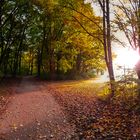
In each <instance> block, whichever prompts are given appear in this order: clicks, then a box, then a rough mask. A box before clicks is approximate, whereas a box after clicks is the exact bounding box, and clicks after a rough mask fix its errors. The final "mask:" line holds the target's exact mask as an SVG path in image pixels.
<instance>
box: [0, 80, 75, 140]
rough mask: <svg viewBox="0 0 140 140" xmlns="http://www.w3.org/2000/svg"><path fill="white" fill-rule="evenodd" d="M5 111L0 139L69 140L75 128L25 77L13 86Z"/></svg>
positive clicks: (42, 90)
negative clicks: (17, 84)
mask: <svg viewBox="0 0 140 140" xmlns="http://www.w3.org/2000/svg"><path fill="white" fill-rule="evenodd" d="M13 90H15V94H14V95H12V96H11V99H10V103H9V105H8V108H7V110H6V111H5V113H4V114H3V115H2V116H1V118H0V140H2V139H3V140H40V139H42V140H50V139H52V140H71V139H75V140H76V139H77V138H76V137H75V138H74V137H73V136H74V135H75V134H74V131H75V127H74V126H72V125H71V124H69V122H68V120H67V116H66V115H65V113H64V112H63V111H62V109H61V107H60V105H59V104H58V103H57V102H56V101H55V99H54V98H53V96H52V95H51V93H50V92H49V91H48V90H47V88H46V87H44V86H43V85H41V83H39V82H37V81H35V80H33V79H31V78H29V77H26V78H23V80H22V81H21V83H20V86H19V87H13Z"/></svg>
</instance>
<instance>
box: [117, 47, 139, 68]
mask: <svg viewBox="0 0 140 140" xmlns="http://www.w3.org/2000/svg"><path fill="white" fill-rule="evenodd" d="M138 60H139V54H138V52H137V51H134V50H132V49H126V48H122V49H120V50H119V51H118V52H117V57H116V59H115V64H116V65H118V66H125V67H127V68H134V67H135V65H136V63H137V61H138Z"/></svg>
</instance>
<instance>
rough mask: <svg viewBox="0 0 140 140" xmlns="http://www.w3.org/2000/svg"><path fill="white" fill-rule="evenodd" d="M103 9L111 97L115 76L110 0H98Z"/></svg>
mask: <svg viewBox="0 0 140 140" xmlns="http://www.w3.org/2000/svg"><path fill="white" fill-rule="evenodd" d="M98 2H99V4H100V6H101V9H102V11H103V45H104V53H105V61H106V66H107V69H108V73H109V79H110V87H111V96H110V98H111V97H113V96H114V94H115V77H114V71H113V62H112V49H111V34H110V32H111V27H110V6H109V0H103V1H100V0H98Z"/></svg>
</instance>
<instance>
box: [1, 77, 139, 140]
mask: <svg viewBox="0 0 140 140" xmlns="http://www.w3.org/2000/svg"><path fill="white" fill-rule="evenodd" d="M107 92H108V89H107V88H106V86H105V84H103V83H97V82H96V80H93V79H91V80H80V81H65V82H64V81H57V82H56V81H55V82H48V81H45V80H44V81H43V80H39V79H37V78H33V77H24V78H17V79H11V78H9V79H6V80H4V81H3V82H2V83H1V84H0V94H1V95H0V140H40V139H41V140H50V139H52V140H139V139H140V115H139V112H138V111H135V109H134V108H133V107H134V105H132V104H131V101H130V102H129V101H128V100H127V99H126V98H125V101H126V100H127V103H128V102H129V103H128V104H126V103H125V102H124V98H119V99H118V98H116V99H114V100H113V101H112V102H110V103H108V102H106V100H105V97H106V94H107ZM123 97H124V96H123ZM133 101H134V100H133Z"/></svg>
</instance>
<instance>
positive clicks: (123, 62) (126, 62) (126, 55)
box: [85, 0, 139, 81]
mask: <svg viewBox="0 0 140 140" xmlns="http://www.w3.org/2000/svg"><path fill="white" fill-rule="evenodd" d="M85 1H86V2H92V0H85ZM116 2H117V1H115V3H116ZM92 7H93V9H94V13H95V14H96V15H97V16H102V11H101V8H100V6H99V4H95V3H94V4H93V3H92ZM110 8H111V9H110V11H111V13H110V18H111V20H113V19H114V14H113V10H114V9H113V6H110ZM114 35H115V36H116V37H117V38H118V39H119V40H120V41H124V42H125V44H126V46H125V48H124V47H123V46H121V45H119V44H117V43H114V42H112V51H113V53H114V54H116V55H117V57H116V59H114V60H113V67H114V73H115V76H116V77H118V76H121V75H123V74H124V69H131V70H134V68H135V64H136V63H137V61H138V59H139V55H138V53H137V52H134V51H133V50H132V49H131V47H130V45H129V43H128V40H127V38H126V37H125V35H124V33H123V32H121V31H117V32H116V33H115V34H114ZM119 66H120V67H121V69H119V68H118V67H119ZM100 79H102V80H103V81H107V80H108V73H107V72H105V74H104V75H103V76H101V78H100ZM100 79H99V80H100Z"/></svg>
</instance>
